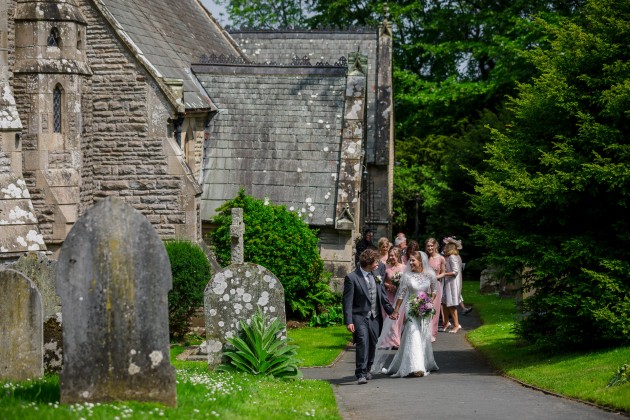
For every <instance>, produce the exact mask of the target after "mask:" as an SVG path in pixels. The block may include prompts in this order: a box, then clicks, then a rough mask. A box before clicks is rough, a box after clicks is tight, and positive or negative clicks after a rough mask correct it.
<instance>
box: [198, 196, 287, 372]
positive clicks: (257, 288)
mask: <svg viewBox="0 0 630 420" xmlns="http://www.w3.org/2000/svg"><path fill="white" fill-rule="evenodd" d="M244 233H245V225H244V224H243V209H240V208H236V209H232V225H231V226H230V235H231V236H232V264H230V265H229V266H227V267H225V268H224V269H222V270H220V271H219V272H218V273H216V274H215V275H214V276H213V277H212V281H211V282H210V283H208V285H207V286H206V290H205V292H204V314H205V318H206V345H207V352H208V367H209V368H210V369H214V368H215V367H217V366H218V365H219V364H221V361H222V357H223V351H224V349H225V345H226V343H227V339H228V338H231V337H234V336H237V335H238V332H239V321H241V320H249V319H251V318H252V316H253V315H254V314H255V313H256V311H257V309H258V307H260V308H261V309H262V311H263V313H266V314H267V315H268V316H270V317H271V318H278V319H279V320H280V322H282V323H283V324H286V314H285V309H284V288H283V287H282V284H281V283H280V281H278V279H277V278H276V276H274V275H273V273H272V272H271V271H269V270H267V269H266V268H265V267H262V266H260V265H258V264H253V263H245V262H243V255H244V253H243V234H244Z"/></svg>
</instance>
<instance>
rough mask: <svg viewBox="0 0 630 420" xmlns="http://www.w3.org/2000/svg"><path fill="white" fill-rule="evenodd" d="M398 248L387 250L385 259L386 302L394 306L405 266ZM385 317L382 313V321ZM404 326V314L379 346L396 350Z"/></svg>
mask: <svg viewBox="0 0 630 420" xmlns="http://www.w3.org/2000/svg"><path fill="white" fill-rule="evenodd" d="M400 257H401V255H400V248H396V247H394V248H392V249H390V250H389V254H388V259H387V275H386V276H385V290H386V291H387V300H389V303H391V304H392V305H394V304H395V303H396V301H395V298H396V292H397V291H398V285H400V278H401V277H402V273H403V272H404V271H405V264H403V263H402V261H401V259H400ZM386 317H387V315H386V314H385V313H383V319H385V318H386ZM404 324H405V314H404V313H402V314H400V316H399V317H398V319H397V320H396V321H395V322H394V325H393V326H392V328H391V329H389V333H388V334H386V336H385V337H384V338H383V339H382V340H383V342H382V343H381V345H382V346H383V347H385V348H392V349H394V350H397V349H398V347H399V346H400V335H401V333H402V330H403V326H404Z"/></svg>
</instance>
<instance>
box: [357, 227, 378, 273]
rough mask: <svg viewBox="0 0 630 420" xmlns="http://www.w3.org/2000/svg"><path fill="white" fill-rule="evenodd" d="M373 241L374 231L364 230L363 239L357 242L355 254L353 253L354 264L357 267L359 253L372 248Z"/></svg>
mask: <svg viewBox="0 0 630 420" xmlns="http://www.w3.org/2000/svg"><path fill="white" fill-rule="evenodd" d="M373 239H374V231H373V230H372V229H370V228H366V229H365V231H364V232H363V238H361V239H360V240H359V242H357V246H356V252H355V253H354V264H355V265H356V266H357V267H359V257H360V256H361V253H363V251H365V250H366V249H368V247H370V246H374V244H373V243H372V240H373Z"/></svg>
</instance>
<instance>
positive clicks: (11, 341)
mask: <svg viewBox="0 0 630 420" xmlns="http://www.w3.org/2000/svg"><path fill="white" fill-rule="evenodd" d="M43 344H44V333H43V324H42V298H41V296H40V294H39V291H38V290H37V287H36V286H35V283H33V282H32V281H31V280H30V279H28V278H26V277H25V276H24V275H23V274H21V273H18V272H17V271H14V270H0V380H10V381H24V380H27V379H34V378H41V377H42V375H43V374H44V362H43V357H44V353H43Z"/></svg>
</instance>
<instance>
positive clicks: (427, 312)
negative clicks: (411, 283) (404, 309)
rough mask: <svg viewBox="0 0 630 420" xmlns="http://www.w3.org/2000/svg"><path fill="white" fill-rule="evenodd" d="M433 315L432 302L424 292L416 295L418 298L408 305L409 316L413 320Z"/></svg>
mask: <svg viewBox="0 0 630 420" xmlns="http://www.w3.org/2000/svg"><path fill="white" fill-rule="evenodd" d="M434 314H435V308H433V300H432V299H431V296H429V295H427V294H426V293H425V292H420V293H418V296H417V297H416V298H415V299H414V300H413V301H412V302H411V303H410V304H409V313H408V315H409V316H412V317H414V318H426V317H430V316H431V315H434Z"/></svg>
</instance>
